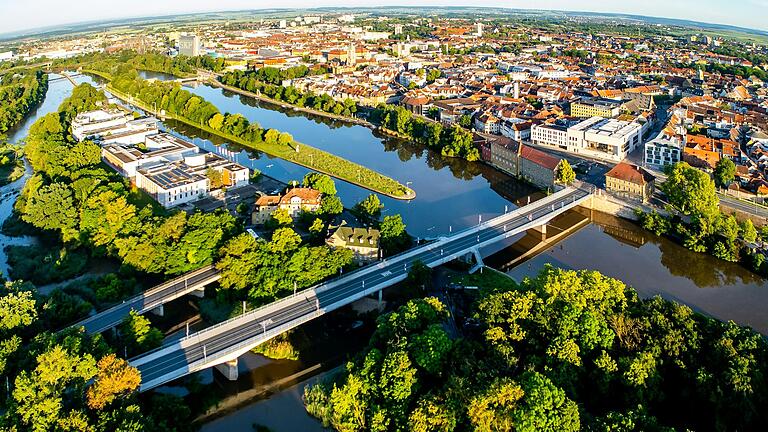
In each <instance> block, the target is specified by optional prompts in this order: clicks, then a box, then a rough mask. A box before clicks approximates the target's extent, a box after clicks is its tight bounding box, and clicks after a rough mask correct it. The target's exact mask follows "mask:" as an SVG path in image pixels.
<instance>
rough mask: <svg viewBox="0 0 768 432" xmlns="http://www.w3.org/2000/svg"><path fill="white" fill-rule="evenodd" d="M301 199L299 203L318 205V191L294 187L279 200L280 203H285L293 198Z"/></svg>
mask: <svg viewBox="0 0 768 432" xmlns="http://www.w3.org/2000/svg"><path fill="white" fill-rule="evenodd" d="M295 196H296V197H299V198H301V201H302V202H303V203H306V204H319V203H320V191H318V190H316V189H312V188H303V187H296V188H293V189H291V190H289V191H288V192H287V193H286V194H285V195H283V197H282V198H281V199H280V202H281V203H286V202H289V201H290V200H291V198H293V197H295Z"/></svg>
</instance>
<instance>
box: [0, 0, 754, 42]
mask: <svg viewBox="0 0 768 432" xmlns="http://www.w3.org/2000/svg"><path fill="white" fill-rule="evenodd" d="M209 4H210V3H208V2H203V1H200V0H191V1H188V2H185V3H184V4H183V5H178V4H173V5H171V4H166V3H165V2H163V3H157V2H150V1H147V0H138V2H132V3H130V4H124V5H114V7H111V8H110V9H109V10H108V11H104V10H102V8H100V7H98V2H96V1H95V0H86V1H82V2H77V3H76V4H68V5H67V8H66V9H64V10H61V9H60V8H59V7H58V3H57V2H53V1H51V0H42V1H41V2H38V7H36V8H34V9H30V10H26V9H21V10H20V9H19V8H18V7H16V5H14V4H12V2H9V1H4V2H0V28H2V29H3V30H4V31H3V32H2V33H0V38H2V37H3V36H7V37H17V36H28V35H35V34H38V33H42V32H45V31H48V30H52V29H57V28H59V27H71V26H80V25H86V24H99V23H107V22H108V21H110V20H120V21H127V22H130V21H132V20H141V19H151V18H163V17H172V16H179V15H196V14H206V13H234V12H251V11H252V12H260V11H269V10H275V11H291V10H295V11H302V10H313V9H318V8H348V9H350V11H352V12H354V9H355V8H369V7H378V6H380V7H383V8H397V7H407V8H412V9H414V10H417V9H419V8H437V7H439V8H450V7H456V8H461V7H473V6H474V7H478V8H487V9H493V8H497V9H505V10H510V11H523V12H531V13H535V12H551V13H558V12H560V13H566V14H597V15H600V14H605V15H620V16H621V15H626V16H628V17H632V18H641V19H650V20H654V19H662V20H680V21H681V23H679V24H682V23H683V22H686V23H689V24H702V25H716V26H730V27H737V28H741V29H745V30H753V31H758V32H766V31H768V23H767V22H765V21H764V20H762V19H761V17H762V14H761V11H762V10H764V9H765V8H768V1H764V0H746V1H744V2H739V3H738V4H735V5H734V4H726V3H725V2H722V1H720V0H703V1H693V0H682V1H679V2H674V4H669V3H668V2H664V1H662V0H650V1H647V2H637V1H631V2H622V3H621V4H614V5H611V6H609V7H606V5H605V4H604V3H602V2H599V1H594V0H580V1H577V2H568V1H564V0H544V1H541V2H538V3H536V7H528V6H530V3H527V2H523V1H516V0H515V1H497V0H480V1H475V2H456V1H442V0H437V1H423V0H422V1H421V2H419V3H418V4H413V2H408V1H401V0H362V1H345V0H342V1H338V0H333V1H323V2H321V3H320V4H318V3H317V2H309V1H306V0H287V1H285V2H282V3H281V4H280V7H279V8H268V7H263V6H261V5H253V3H252V2H248V1H244V0H224V1H223V2H218V3H217V5H216V7H210V6H209ZM137 5H139V6H140V7H137ZM254 6H256V7H254ZM138 10H140V11H142V12H141V13H136V11H138ZM691 10H696V12H697V14H696V15H691V14H690V11H691ZM39 11H48V13H42V14H41V13H40V12H39Z"/></svg>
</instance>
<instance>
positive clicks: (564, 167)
mask: <svg viewBox="0 0 768 432" xmlns="http://www.w3.org/2000/svg"><path fill="white" fill-rule="evenodd" d="M575 180H576V172H575V171H573V168H571V164H569V163H568V161H567V160H565V159H561V160H560V163H559V164H558V165H557V174H556V176H555V181H556V182H558V183H560V184H564V185H570V184H571V183H573V182H574V181H575Z"/></svg>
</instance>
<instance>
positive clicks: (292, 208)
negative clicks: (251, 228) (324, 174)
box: [251, 187, 320, 225]
mask: <svg viewBox="0 0 768 432" xmlns="http://www.w3.org/2000/svg"><path fill="white" fill-rule="evenodd" d="M319 208H320V191H318V190H315V189H312V188H304V187H295V188H293V189H290V190H289V191H288V192H286V193H285V195H282V196H280V195H262V196H260V197H259V199H257V200H256V203H255V204H254V207H253V213H252V214H251V222H252V223H253V224H254V225H261V224H264V223H265V222H267V221H268V220H269V218H270V217H271V216H272V213H274V212H275V211H276V210H278V209H280V210H286V211H287V212H288V214H289V215H290V216H291V217H296V216H298V215H299V213H301V212H303V211H306V212H311V211H316V210H318V209H319Z"/></svg>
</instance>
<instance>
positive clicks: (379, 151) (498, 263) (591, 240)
mask: <svg viewBox="0 0 768 432" xmlns="http://www.w3.org/2000/svg"><path fill="white" fill-rule="evenodd" d="M153 77H156V78H164V77H163V76H158V75H157V74H154V76H153ZM188 89H189V90H190V91H192V92H193V93H195V94H197V95H199V96H201V97H204V98H205V99H207V100H209V101H210V102H212V103H214V104H215V105H216V106H218V107H219V109H221V110H222V111H223V112H232V113H235V112H237V113H241V114H243V115H244V116H246V117H247V118H248V119H249V120H250V121H256V122H258V123H259V124H261V126H262V127H266V128H276V129H279V130H281V131H285V132H289V133H290V134H292V135H293V136H294V137H295V138H296V139H297V140H299V141H301V142H305V143H307V144H309V145H312V146H315V147H318V148H321V149H324V150H327V151H330V152H332V153H335V154H337V155H339V156H342V157H345V158H347V159H350V160H352V161H355V162H358V163H361V164H363V165H366V166H369V167H371V168H372V169H375V170H377V171H379V172H381V173H383V174H385V175H388V176H390V177H392V178H395V179H397V180H399V181H400V182H402V183H406V182H412V184H410V186H412V187H413V188H414V189H415V190H416V192H417V197H416V199H415V200H413V201H412V202H402V201H397V200H393V199H389V198H382V202H384V204H385V205H386V206H387V209H388V213H385V214H393V213H400V214H402V215H403V219H404V220H405V222H406V224H407V225H408V230H409V232H411V233H412V234H414V235H416V236H422V237H431V236H434V235H437V234H440V233H444V232H448V230H449V229H459V228H462V227H465V226H469V225H472V224H474V223H477V220H478V214H480V215H482V217H483V218H487V217H492V216H495V215H498V214H499V213H501V212H503V211H504V207H505V206H509V207H510V208H512V207H513V206H514V203H515V202H516V201H517V202H519V200H521V199H522V200H524V199H525V198H524V197H526V196H527V195H529V194H531V193H532V192H533V190H532V189H531V188H530V187H529V186H528V185H525V184H523V183H520V182H517V181H515V180H514V179H511V178H509V177H508V176H504V175H503V174H500V173H498V172H497V171H495V170H493V169H491V168H488V167H486V166H484V165H482V164H476V163H466V162H463V161H458V160H452V159H446V158H443V157H441V156H440V155H437V154H434V153H432V152H429V151H426V150H424V149H422V148H420V147H419V146H415V145H412V144H407V143H403V142H402V141H399V140H393V139H390V138H387V137H381V136H377V135H376V134H375V132H373V131H371V130H370V129H368V128H366V127H363V126H357V125H349V124H345V123H343V122H337V121H329V120H327V119H324V118H317V117H311V116H307V115H305V114H302V113H297V112H295V111H293V110H286V109H282V108H279V107H275V106H272V105H270V104H264V103H259V102H258V101H255V100H253V99H250V98H247V97H243V96H240V95H237V94H232V93H230V92H227V91H224V90H222V89H218V88H214V87H210V86H207V85H198V86H196V87H191V88H188ZM169 126H171V127H173V128H174V129H175V131H176V132H177V133H180V134H182V135H186V136H188V137H191V138H196V139H195V142H196V143H198V145H200V146H202V147H204V148H207V149H209V150H217V149H216V147H215V144H222V142H221V141H220V140H218V139H216V138H215V137H208V136H200V135H198V133H197V131H195V130H193V128H188V127H185V126H183V125H173V124H170V125H169ZM206 138H208V139H210V141H208V140H206ZM214 143H215V144H214ZM233 150H235V151H236V152H238V151H239V150H240V149H236V148H233ZM237 160H238V161H240V162H244V163H246V164H247V165H249V166H250V167H252V168H257V169H259V170H261V171H263V172H265V173H266V174H268V175H270V176H273V177H276V178H278V179H280V180H283V181H290V180H293V179H296V180H300V179H301V177H303V175H304V173H306V172H307V170H306V169H304V168H302V167H298V166H296V165H293V164H291V163H288V162H285V161H281V160H279V159H272V158H269V157H266V156H264V155H259V154H256V153H254V152H252V151H242V152H240V153H237ZM337 189H338V190H339V195H340V197H341V198H342V200H344V202H345V203H346V204H347V205H350V204H352V203H354V202H356V201H357V200H359V199H360V198H362V197H364V196H365V195H367V194H368V193H369V192H367V191H365V190H363V189H361V188H359V187H355V186H352V185H349V184H347V183H344V182H341V181H337ZM588 217H589V218H590V221H591V222H590V224H588V225H587V226H586V227H584V228H582V229H581V230H579V231H578V232H576V233H574V234H572V235H571V236H569V237H568V238H566V239H565V240H563V241H561V242H560V243H558V244H557V245H555V246H554V247H551V248H549V249H548V250H546V251H545V252H544V253H542V254H540V255H538V256H537V257H535V258H533V259H531V260H529V261H527V262H524V263H523V264H521V265H518V266H516V267H514V268H512V269H506V268H504V264H505V262H507V261H508V257H507V252H506V251H501V252H499V253H497V254H494V255H493V256H491V257H489V258H488V260H487V262H488V263H489V264H490V265H492V266H494V267H497V268H504V270H505V271H507V272H508V274H510V275H511V276H513V277H514V278H516V279H518V280H519V279H521V278H523V277H525V276H529V275H534V274H535V273H536V272H538V271H539V270H540V269H541V268H542V267H543V266H544V265H546V264H548V263H551V264H553V265H555V266H558V267H564V268H572V269H594V270H599V271H600V272H602V273H604V274H606V275H609V276H612V277H616V278H618V279H621V280H623V281H624V282H626V283H627V284H628V285H631V286H632V287H634V288H635V289H637V291H638V292H639V293H640V295H641V296H643V297H649V296H654V295H660V296H662V297H664V298H667V299H670V300H675V301H678V302H681V303H684V304H686V305H689V306H690V307H692V308H693V309H695V310H697V311H700V312H703V313H705V314H708V315H710V316H713V317H715V318H718V319H721V320H733V321H735V322H737V323H739V324H742V325H748V326H751V327H752V328H754V329H755V330H757V331H759V332H761V333H763V334H766V335H768V313H766V312H765V310H766V306H768V286H766V281H765V280H764V279H762V278H760V277H758V276H756V275H755V274H753V273H751V272H749V271H748V270H746V269H744V268H743V267H741V266H739V265H737V264H732V263H727V262H725V261H721V260H717V259H715V258H713V257H710V256H708V255H704V254H697V253H693V252H691V251H688V250H687V249H685V248H683V247H681V246H679V245H677V244H675V243H673V242H671V241H669V240H667V239H664V238H659V237H656V236H653V235H652V234H650V233H648V232H646V231H644V230H642V229H641V228H639V227H638V226H637V225H635V224H633V223H631V222H628V221H624V220H621V219H618V218H615V217H612V216H607V215H603V214H597V213H590V214H589V215H588ZM449 227H450V228H449ZM302 387H303V384H300V385H298V386H297V387H295V388H293V389H288V390H285V391H283V392H280V393H278V394H276V395H275V396H273V397H271V398H269V399H266V400H264V401H260V402H256V403H254V404H251V405H249V406H247V407H245V408H243V409H241V410H238V411H236V412H234V413H232V414H229V415H227V416H225V417H223V418H221V419H218V420H215V421H213V422H211V423H209V424H207V425H206V426H205V427H204V429H203V430H205V431H207V432H223V431H230V430H235V429H242V428H250V425H251V423H253V422H261V423H264V424H268V425H269V426H272V427H273V429H274V430H295V427H299V428H300V429H301V430H322V428H321V427H320V425H319V424H318V423H317V422H314V423H312V422H310V423H307V422H306V421H307V416H306V413H305V412H304V411H303V409H302V406H301V401H300V399H299V395H300V394H301V388H302ZM285 413H290V416H291V418H290V419H287V420H284V421H279V422H274V420H271V421H264V419H265V418H266V419H267V420H269V419H270V418H272V419H273V418H274V417H273V416H276V415H279V416H280V417H282V416H283V415H285ZM308 424H313V425H314V427H309V426H308Z"/></svg>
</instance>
